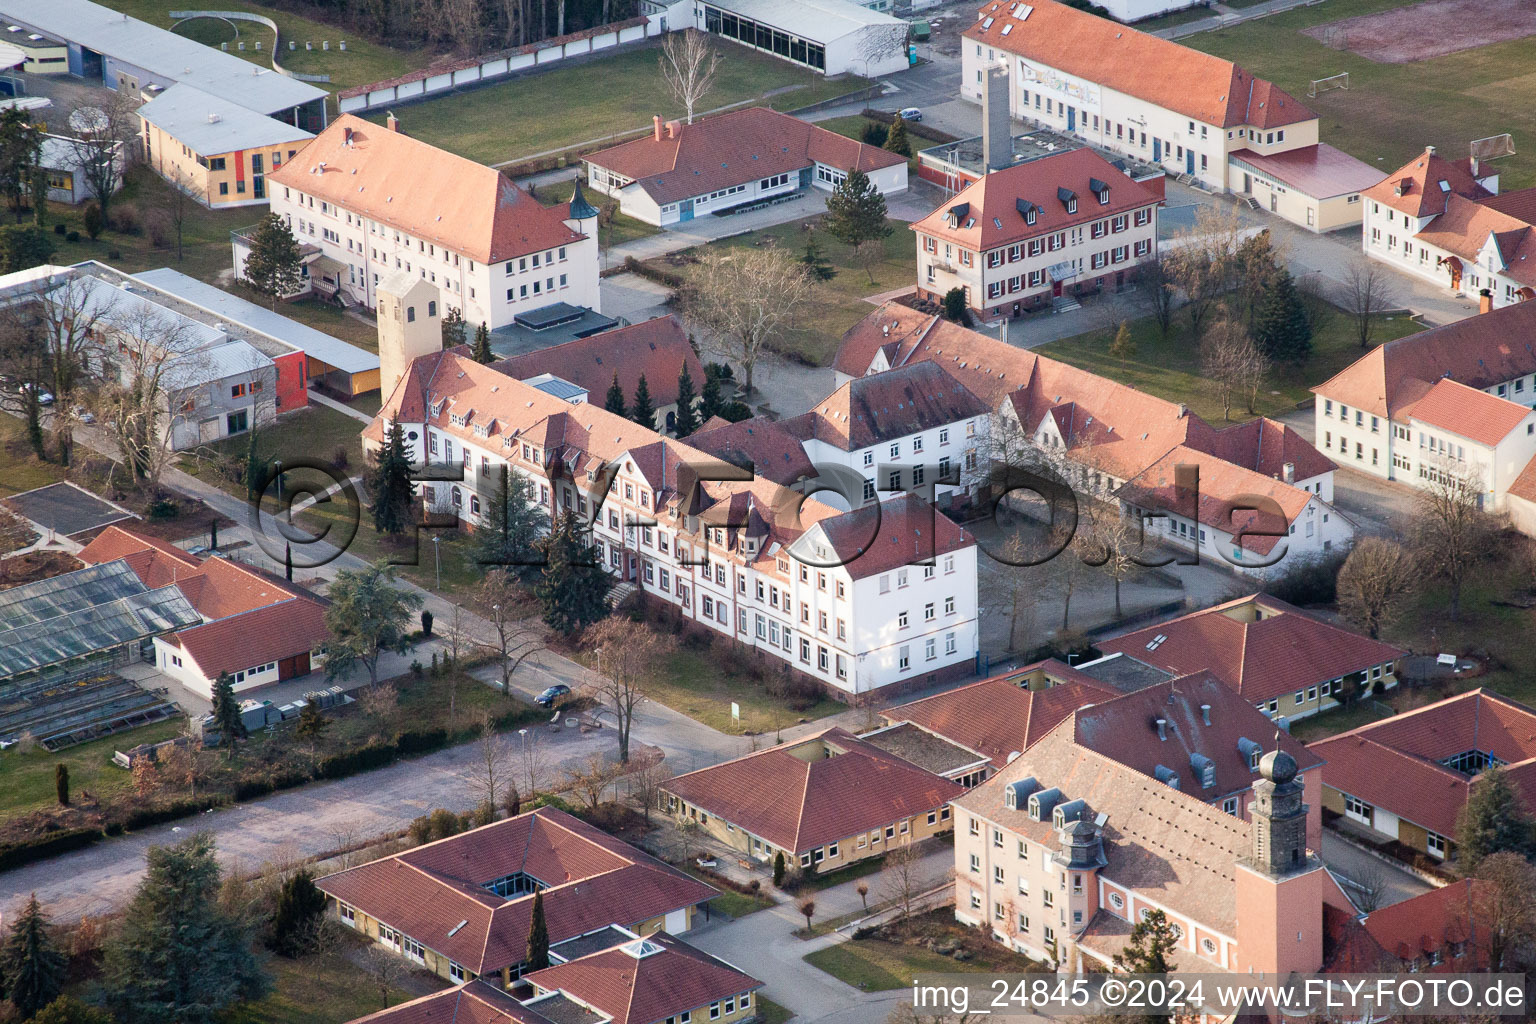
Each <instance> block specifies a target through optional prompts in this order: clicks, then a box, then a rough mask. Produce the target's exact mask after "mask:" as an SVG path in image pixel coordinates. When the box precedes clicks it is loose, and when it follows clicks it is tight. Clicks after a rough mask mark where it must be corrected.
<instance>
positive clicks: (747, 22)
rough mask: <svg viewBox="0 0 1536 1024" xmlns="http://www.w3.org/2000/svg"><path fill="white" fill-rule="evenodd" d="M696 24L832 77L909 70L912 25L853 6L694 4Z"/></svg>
mask: <svg viewBox="0 0 1536 1024" xmlns="http://www.w3.org/2000/svg"><path fill="white" fill-rule="evenodd" d="M692 3H693V9H694V24H695V26H696V27H698V28H701V29H703V30H704V31H706V32H712V33H715V34H716V35H720V36H724V37H725V38H726V39H731V40H734V41H736V42H738V43H741V44H742V45H743V46H750V47H751V48H752V49H754V50H762V51H763V52H764V53H771V54H773V55H774V56H775V57H779V58H781V59H783V60H787V61H789V62H791V63H793V64H799V65H802V66H803V67H808V68H813V69H815V70H816V71H820V72H823V73H824V74H828V75H841V74H845V73H848V72H852V73H853V74H857V75H863V76H864V77H866V78H878V77H879V76H881V75H889V74H891V73H892V72H895V71H900V70H901V69H902V68H905V67H907V64H908V60H907V23H906V22H904V21H902V20H901V19H899V18H893V17H891V16H890V15H889V14H884V13H882V12H880V11H878V10H872V9H870V8H869V7H865V6H861V5H859V4H856V3H850V2H848V0H707V2H706V0H692Z"/></svg>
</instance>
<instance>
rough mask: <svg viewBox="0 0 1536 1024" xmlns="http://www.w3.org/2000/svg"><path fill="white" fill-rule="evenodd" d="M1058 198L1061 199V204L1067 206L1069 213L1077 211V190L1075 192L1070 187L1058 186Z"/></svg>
mask: <svg viewBox="0 0 1536 1024" xmlns="http://www.w3.org/2000/svg"><path fill="white" fill-rule="evenodd" d="M1056 198H1057V199H1059V200H1061V205H1062V206H1065V207H1066V208H1067V212H1068V213H1069V214H1070V213H1076V212H1077V193H1076V192H1073V191H1072V190H1071V189H1069V188H1058V189H1057V190H1056Z"/></svg>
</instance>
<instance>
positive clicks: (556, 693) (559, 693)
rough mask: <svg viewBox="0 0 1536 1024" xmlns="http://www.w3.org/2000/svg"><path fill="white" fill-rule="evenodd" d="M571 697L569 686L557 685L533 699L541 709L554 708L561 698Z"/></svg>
mask: <svg viewBox="0 0 1536 1024" xmlns="http://www.w3.org/2000/svg"><path fill="white" fill-rule="evenodd" d="M570 695H571V688H570V687H569V686H566V685H565V684H564V683H556V684H555V685H554V686H551V687H550V688H549V689H547V690H545V691H544V692H543V693H541V694H539V695H538V696H537V697H535V698H533V702H534V703H535V704H537V705H538V706H539V707H541V708H552V707H554V706H555V701H557V700H559V699H560V698H561V697H569V696H570Z"/></svg>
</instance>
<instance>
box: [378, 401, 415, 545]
mask: <svg viewBox="0 0 1536 1024" xmlns="http://www.w3.org/2000/svg"><path fill="white" fill-rule="evenodd" d="M369 483H370V487H369V490H370V491H371V492H372V498H373V529H374V531H375V532H377V533H387V534H389V535H391V536H398V535H399V534H402V533H404V532H405V531H406V528H407V527H409V526H410V525H411V500H412V490H411V456H410V452H409V450H408V449H407V448H406V446H405V427H404V426H402V425H401V423H400V421H399V420H391V421H390V424H389V430H388V431H386V432H385V435H384V447H383V448H382V449H380V451H379V458H378V462H377V464H376V465H375V466H374V469H373V473H372V474H371V479H370V481H369Z"/></svg>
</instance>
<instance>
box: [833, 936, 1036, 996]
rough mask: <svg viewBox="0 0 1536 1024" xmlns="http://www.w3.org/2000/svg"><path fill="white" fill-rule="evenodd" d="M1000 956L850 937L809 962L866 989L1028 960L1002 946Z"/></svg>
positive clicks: (1015, 966) (1013, 966) (1017, 965)
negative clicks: (957, 955)
mask: <svg viewBox="0 0 1536 1024" xmlns="http://www.w3.org/2000/svg"><path fill="white" fill-rule="evenodd" d="M996 954H997V955H996V956H991V955H989V956H978V957H976V958H975V959H972V960H967V961H960V960H956V959H954V958H952V957H947V956H940V955H939V954H938V953H933V952H930V951H929V950H927V949H924V948H922V947H921V946H906V945H902V944H900V943H896V942H887V941H886V940H884V939H850V940H849V941H847V942H842V943H839V944H837V945H835V946H828V947H827V948H826V949H819V950H817V951H816V952H814V953H810V954H808V955H807V956H806V958H805V961H806V963H808V964H810V965H811V966H813V967H817V968H819V969H821V970H823V971H826V972H827V973H828V974H830V975H832V977H834V978H836V979H838V980H839V981H842V982H845V983H847V984H849V985H852V986H853V987H854V988H857V989H863V990H864V991H866V992H886V991H890V990H891V989H898V988H910V987H911V985H912V979H913V978H914V977H915V976H916V975H919V974H972V973H974V974H992V973H996V972H999V971H1011V972H1015V973H1017V972H1021V971H1023V970H1025V968H1026V966H1027V965H1028V961H1027V960H1025V958H1024V957H1021V956H1017V955H1014V954H1011V953H1009V952H1007V951H1006V950H1004V949H1003V948H1002V947H1001V946H999V947H997V949H996Z"/></svg>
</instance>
